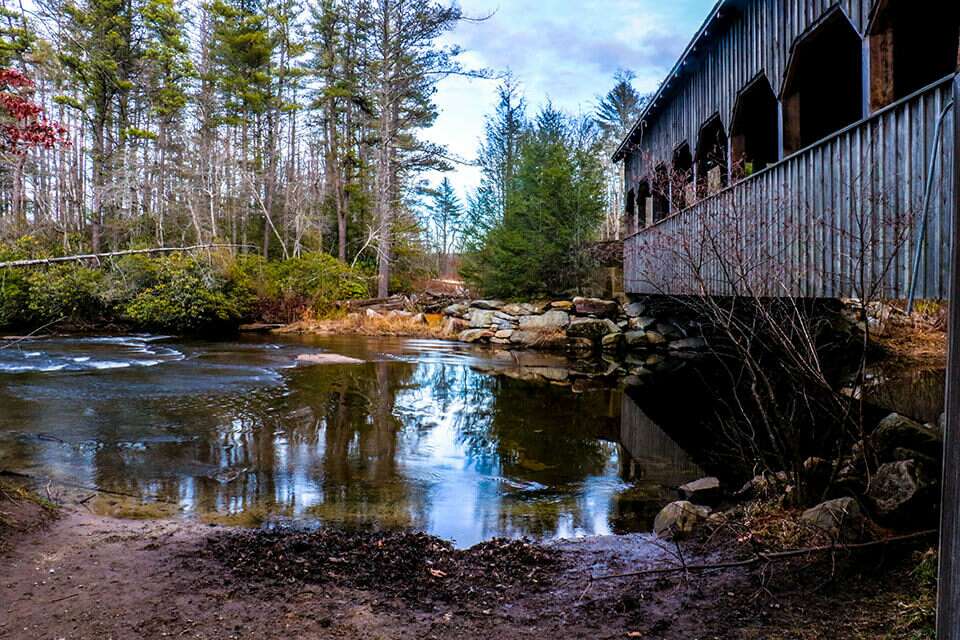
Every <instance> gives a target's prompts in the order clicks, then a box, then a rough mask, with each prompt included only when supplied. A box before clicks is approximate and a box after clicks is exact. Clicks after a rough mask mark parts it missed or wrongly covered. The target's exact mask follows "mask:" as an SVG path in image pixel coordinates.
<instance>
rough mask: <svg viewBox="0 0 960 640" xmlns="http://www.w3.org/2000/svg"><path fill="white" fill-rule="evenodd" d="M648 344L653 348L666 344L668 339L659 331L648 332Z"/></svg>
mask: <svg viewBox="0 0 960 640" xmlns="http://www.w3.org/2000/svg"><path fill="white" fill-rule="evenodd" d="M647 343H648V344H650V345H651V346H658V345H661V344H666V343H667V339H666V338H665V337H663V334H662V333H660V332H659V331H647Z"/></svg>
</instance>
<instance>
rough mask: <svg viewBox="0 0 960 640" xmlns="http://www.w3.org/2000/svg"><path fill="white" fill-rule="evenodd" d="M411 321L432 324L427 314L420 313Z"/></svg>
mask: <svg viewBox="0 0 960 640" xmlns="http://www.w3.org/2000/svg"><path fill="white" fill-rule="evenodd" d="M411 320H413V321H414V322H416V323H417V324H430V321H429V320H427V314H425V313H418V314H416V315H415V316H413V318H411Z"/></svg>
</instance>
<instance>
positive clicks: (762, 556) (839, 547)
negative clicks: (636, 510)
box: [590, 529, 938, 582]
mask: <svg viewBox="0 0 960 640" xmlns="http://www.w3.org/2000/svg"><path fill="white" fill-rule="evenodd" d="M937 533H938V531H937V529H928V530H926V531H918V532H916V533H910V534H906V535H902V536H893V537H890V538H884V539H882V540H872V541H870V542H856V543H850V544H830V545H823V546H820V547H805V548H803V549H787V550H786V551H773V552H767V553H758V554H756V555H753V556H751V557H749V558H745V559H743V560H731V561H729V562H717V563H712V564H689V565H688V564H678V565H674V566H670V567H660V568H657V569H644V570H641V571H629V572H627V573H611V574H607V575H602V576H590V582H599V581H601V580H616V579H620V578H635V577H640V576H653V575H664V574H668V573H690V572H703V571H720V570H723V569H736V568H740V567H751V566H754V565H757V564H761V563H766V562H773V561H775V560H784V559H789V558H797V557H800V556H806V555H813V554H817V553H828V552H836V551H856V550H860V549H870V548H872V547H881V546H886V545H890V544H896V543H899V542H910V541H912V540H919V539H921V538H929V537H930V536H934V535H936V534H937Z"/></svg>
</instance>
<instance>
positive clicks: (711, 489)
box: [679, 477, 720, 504]
mask: <svg viewBox="0 0 960 640" xmlns="http://www.w3.org/2000/svg"><path fill="white" fill-rule="evenodd" d="M679 490H680V495H681V496H683V498H684V499H685V500H689V501H690V502H693V503H696V504H714V503H715V502H716V501H717V500H719V499H720V480H718V479H717V478H714V477H709V478H700V479H699V480H694V481H693V482H688V483H687V484H684V485H680V488H679Z"/></svg>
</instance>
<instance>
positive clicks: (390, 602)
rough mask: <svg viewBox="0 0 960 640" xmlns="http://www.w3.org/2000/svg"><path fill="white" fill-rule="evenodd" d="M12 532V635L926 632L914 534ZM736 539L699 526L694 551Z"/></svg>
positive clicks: (86, 517)
mask: <svg viewBox="0 0 960 640" xmlns="http://www.w3.org/2000/svg"><path fill="white" fill-rule="evenodd" d="M11 543H12V547H11V548H10V549H9V550H8V551H6V552H4V553H3V554H2V556H0V563H2V565H3V567H4V570H3V580H2V582H0V612H2V615H0V638H4V639H6V638H11V639H13V638H15V639H27V638H39V637H52V638H60V637H64V638H72V639H84V638H90V639H93V638H97V639H99V638H109V637H113V638H128V637H137V638H162V637H181V638H209V639H214V638H216V639H220V638H223V639H227V638H289V637H298V638H347V639H353V638H358V639H359V638H411V639H412V638H450V637H457V638H483V639H484V640H489V639H490V638H523V637H530V638H542V637H553V638H586V637H589V638H624V637H640V638H663V639H678V640H679V639H681V638H682V639H687V638H698V637H700V638H703V637H710V638H743V639H749V638H877V637H891V638H900V637H902V638H906V637H914V636H912V635H909V634H910V633H912V632H910V631H909V630H908V628H907V627H905V626H903V622H904V620H903V619H902V617H903V615H904V611H905V609H904V607H903V606H901V605H898V603H902V602H905V601H907V599H911V600H912V599H913V594H912V593H910V588H911V587H910V585H912V584H914V582H915V581H914V580H913V579H912V578H911V576H910V572H911V571H912V570H913V569H914V568H915V566H916V563H915V561H914V554H915V551H916V550H915V549H914V548H896V549H885V550H884V551H883V552H882V553H877V554H862V555H857V556H842V555H841V556H837V557H834V558H829V559H824V560H823V561H822V562H818V563H815V564H807V563H804V564H803V565H787V564H783V565H776V566H771V567H766V568H764V569H763V570H756V569H750V568H743V569H736V570H730V571H725V572H722V573H715V574H711V575H698V574H692V573H691V574H689V575H684V574H683V573H682V572H680V573H674V574H669V575H652V576H646V577H635V578H629V579H617V580H602V581H591V576H601V575H606V574H611V573H620V572H624V571H633V570H637V569H656V568H663V567H675V566H676V564H677V562H679V561H680V559H679V558H680V556H678V553H677V552H678V547H674V546H672V545H665V544H664V543H661V542H656V541H655V540H654V539H652V538H651V537H650V536H647V535H626V536H607V537H599V538H589V539H584V540H580V541H565V542H559V543H554V544H550V545H546V546H543V545H534V544H526V543H522V542H510V543H507V542H503V541H496V542H488V543H484V544H481V545H479V546H476V547H474V548H472V549H469V550H464V551H454V550H452V549H450V547H449V546H448V545H447V544H446V543H445V542H443V541H441V540H439V539H436V538H432V537H430V536H425V535H423V534H417V533H378V532H376V531H372V530H368V531H361V532H358V533H350V532H349V531H347V530H342V529H336V530H319V531H315V532H312V533H311V532H302V531H301V532H297V531H285V530H277V531H260V530H254V531H241V530H236V529H231V528H223V527H210V526H204V525H200V524H197V523H193V522H184V521H173V520H167V521H135V520H119V519H111V518H104V517H100V516H95V515H93V514H91V513H89V512H87V511H86V510H85V509H84V508H83V507H82V506H79V505H76V504H74V505H72V506H68V507H66V508H65V509H64V510H63V513H62V517H60V518H58V519H56V520H54V521H52V522H48V523H47V525H46V527H45V529H43V530H42V531H38V530H36V529H34V530H32V531H29V530H23V531H21V532H20V533H18V534H17V535H15V536H14V538H12V539H11ZM737 553H738V552H737V551H736V550H733V549H730V548H726V549H717V548H715V547H714V546H711V544H709V542H708V541H704V540H701V541H699V542H688V543H684V545H683V547H682V557H683V560H682V561H683V562H685V563H689V564H693V563H698V562H700V563H702V562H718V561H723V560H724V559H728V558H731V557H736V555H737ZM878 567H879V569H878ZM898 628H902V629H903V631H902V632H899V631H897V629H898Z"/></svg>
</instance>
